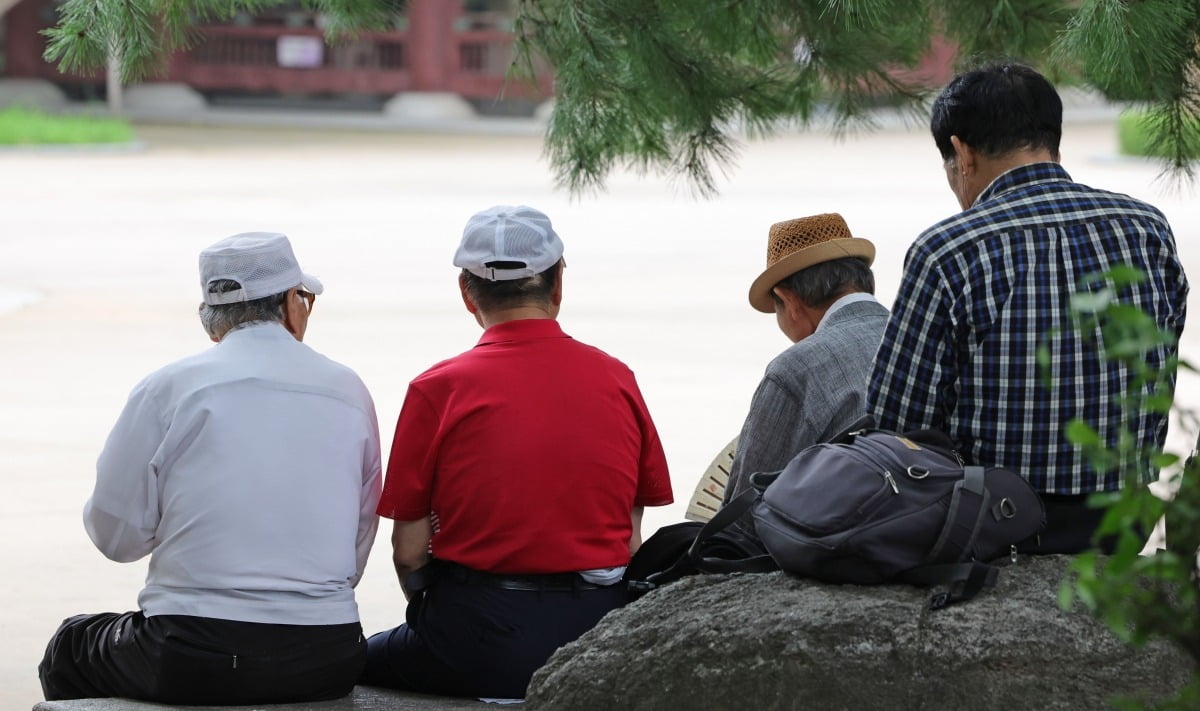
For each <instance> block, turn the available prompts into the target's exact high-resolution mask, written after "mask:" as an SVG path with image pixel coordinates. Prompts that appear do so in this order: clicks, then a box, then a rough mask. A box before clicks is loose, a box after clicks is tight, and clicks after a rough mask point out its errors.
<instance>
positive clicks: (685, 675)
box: [528, 556, 1192, 711]
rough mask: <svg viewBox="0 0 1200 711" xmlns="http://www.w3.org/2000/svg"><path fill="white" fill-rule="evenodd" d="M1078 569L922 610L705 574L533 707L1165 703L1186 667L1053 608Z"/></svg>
mask: <svg viewBox="0 0 1200 711" xmlns="http://www.w3.org/2000/svg"><path fill="white" fill-rule="evenodd" d="M1068 561H1069V558H1067V557H1066V556H1045V557H1041V558H1027V559H1025V560H1023V561H1022V563H1021V564H1020V565H1017V566H1010V567H1007V568H1005V569H1004V570H1003V571H1002V572H1001V575H1000V580H999V583H998V584H997V586H996V588H994V589H993V590H991V591H986V592H984V593H982V594H981V595H980V596H979V597H977V598H975V599H974V600H971V601H969V602H967V603H964V604H960V605H957V606H951V607H948V608H946V609H943V610H939V611H936V612H930V611H927V610H926V603H927V601H928V599H929V592H928V591H925V590H921V589H919V588H913V587H908V586H873V587H864V586H852V585H845V586H838V585H825V584H821V583H817V582H813V581H808V580H803V579H800V578H795V577H791V576H788V575H785V574H783V573H770V574H765V575H733V576H715V575H714V576H698V577H693V578H688V579H685V580H682V581H680V582H678V583H675V584H674V585H670V586H667V587H665V588H662V589H660V590H657V591H655V592H653V593H650V594H649V595H647V596H645V597H643V598H642V599H641V600H639V601H637V602H636V603H634V604H632V605H630V606H628V607H626V608H625V609H623V610H618V611H615V612H613V613H611V614H610V615H609V616H608V617H606V618H605V619H604V620H603V621H602V622H601V623H600V625H599V626H598V627H596V628H595V629H594V630H592V631H591V632H589V633H587V634H585V635H584V636H583V637H581V638H580V639H579V640H577V641H576V642H574V643H572V644H570V645H568V646H566V647H563V648H562V649H560V650H559V651H558V652H557V653H556V654H555V655H554V656H553V657H551V659H550V661H549V662H548V663H547V664H546V666H545V667H543V668H542V669H541V670H540V671H539V672H538V673H537V674H536V675H535V676H534V678H533V682H532V684H531V686H530V690H529V704H528V705H529V706H530V707H532V708H535V709H567V708H569V709H609V708H621V709H665V708H675V709H736V708H753V709H772V708H798V709H804V710H805V711H820V710H823V709H831V710H832V709H881V708H887V709H906V710H907V709H914V710H916V709H930V710H932V709H952V708H961V709H972V710H975V709H979V710H984V709H996V710H997V711H999V710H1001V709H1004V710H1006V711H1007V710H1011V709H1034V708H1036V709H1101V708H1106V707H1107V705H1108V701H1109V699H1111V698H1112V697H1113V696H1114V695H1119V694H1120V695H1129V696H1134V697H1138V698H1144V699H1148V700H1156V699H1161V698H1164V697H1166V696H1168V695H1170V694H1172V693H1173V692H1174V691H1176V690H1177V689H1178V688H1180V687H1181V686H1183V685H1184V684H1185V683H1186V681H1187V679H1188V675H1189V674H1190V672H1191V669H1192V666H1191V663H1190V660H1189V659H1188V658H1187V657H1186V655H1184V654H1183V653H1182V652H1180V651H1178V650H1176V649H1175V648H1174V647H1170V646H1168V645H1165V644H1157V643H1156V644H1152V645H1148V646H1147V647H1145V648H1142V649H1131V648H1129V647H1127V646H1125V645H1124V644H1122V643H1121V642H1120V641H1118V640H1117V639H1116V638H1115V637H1114V636H1113V635H1112V634H1111V633H1110V632H1109V631H1108V630H1107V629H1105V628H1104V627H1103V626H1101V625H1100V624H1099V623H1097V622H1096V621H1094V620H1093V619H1092V618H1091V617H1090V616H1089V615H1088V614H1087V613H1086V612H1085V611H1083V610H1081V609H1077V610H1073V611H1070V612H1062V611H1060V610H1059V608H1058V605H1057V600H1056V591H1057V588H1058V583H1059V580H1060V579H1061V578H1062V575H1063V572H1064V570H1065V568H1066V565H1067V563H1068Z"/></svg>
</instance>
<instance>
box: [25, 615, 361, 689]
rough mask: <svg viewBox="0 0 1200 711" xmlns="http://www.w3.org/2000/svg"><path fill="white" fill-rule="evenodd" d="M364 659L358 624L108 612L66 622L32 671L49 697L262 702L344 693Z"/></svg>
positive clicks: (69, 619)
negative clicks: (250, 620) (288, 623)
mask: <svg viewBox="0 0 1200 711" xmlns="http://www.w3.org/2000/svg"><path fill="white" fill-rule="evenodd" d="M365 661H366V642H365V641H364V640H363V637H362V627H361V626H360V625H359V624H358V623H357V622H355V623H352V624H343V625H272V624H260V623H254V622H237V621H234V620H217V619H211V618H204V617H189V616H183V615H156V616H154V617H146V616H144V615H143V614H142V613H141V612H126V613H122V614H117V613H111V612H110V613H102V614H98V615H77V616H75V617H70V618H67V619H66V620H64V621H63V623H62V625H61V626H59V628H58V631H57V632H55V633H54V636H53V637H52V638H51V639H50V643H49V644H48V645H47V646H46V654H45V656H44V657H43V659H42V663H41V664H39V665H38V677H39V678H40V679H41V682H42V692H43V693H44V694H45V696H46V700H47V701H56V700H63V699H82V698H96V697H123V698H130V699H142V700H146V701H157V702H160V703H169V704H192V705H235V704H267V703H287V702H296V701H318V700H325V699H336V698H338V697H341V696H345V695H346V694H348V693H350V691H351V690H352V689H353V688H354V683H355V681H356V680H357V678H358V675H359V674H360V673H361V671H362V667H363V664H364V663H365Z"/></svg>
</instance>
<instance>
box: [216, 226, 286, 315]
mask: <svg viewBox="0 0 1200 711" xmlns="http://www.w3.org/2000/svg"><path fill="white" fill-rule="evenodd" d="M200 276H201V285H202V287H203V289H204V291H205V292H206V293H205V297H204V299H205V302H206V303H209V304H214V305H215V304H225V303H231V302H233V301H251V300H253V299H260V298H263V297H265V296H271V295H273V294H279V293H282V292H284V291H287V290H288V289H290V288H292V287H294V286H296V285H298V284H299V283H300V281H301V278H302V276H303V275H302V273H301V271H300V265H299V264H297V263H296V257H295V255H294V254H292V247H291V244H290V243H289V242H288V239H287V237H285V236H284V235H282V234H278V233H261V232H248V233H243V234H240V235H234V236H233V237H228V238H226V239H224V240H221V241H220V242H218V243H217V244H215V245H213V246H212V247H209V248H208V249H206V250H204V251H203V252H201V254H200ZM219 279H228V280H230V281H234V282H237V283H238V284H240V285H241V287H242V288H241V291H240V292H236V293H233V292H223V293H222V294H221V295H210V294H209V293H208V284H210V283H212V282H213V281H214V280H219Z"/></svg>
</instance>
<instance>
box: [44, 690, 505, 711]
mask: <svg viewBox="0 0 1200 711" xmlns="http://www.w3.org/2000/svg"><path fill="white" fill-rule="evenodd" d="M179 708H186V709H190V711H239V710H241V711H250V709H264V710H265V709H271V710H272V711H288V710H289V709H294V710H295V711H300V710H301V709H305V710H307V709H314V710H316V709H319V710H320V711H383V709H387V710H388V711H411V710H413V709H429V710H431V711H437V710H438V709H441V710H442V711H480V710H481V709H489V708H492V709H500V708H504V707H502V706H497V705H493V704H485V703H483V702H481V701H476V700H475V699H451V698H446V697H442V696H426V695H424V694H410V693H405V692H400V691H392V690H391V689H380V688H376V687H373V686H356V687H354V693H353V694H351V695H350V696H347V697H345V698H341V699H337V700H335V701H322V702H315V703H303V704H270V705H265V706H264V705H261V704H260V705H258V706H167V705H164V704H151V703H146V702H145V701H130V700H129V699H77V700H75V701H43V702H41V703H39V704H36V705H35V706H34V707H33V711H167V710H168V709H179Z"/></svg>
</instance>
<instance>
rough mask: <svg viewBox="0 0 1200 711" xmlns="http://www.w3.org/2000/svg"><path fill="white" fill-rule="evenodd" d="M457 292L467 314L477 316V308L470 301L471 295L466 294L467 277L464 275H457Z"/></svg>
mask: <svg viewBox="0 0 1200 711" xmlns="http://www.w3.org/2000/svg"><path fill="white" fill-rule="evenodd" d="M458 290H459V292H460V293H461V294H462V300H463V306H466V307H467V311H468V312H469V313H471V314H472V315H474V316H478V315H479V307H478V306H477V305H476V304H475V302H474V301H473V300H472V299H471V295H470V294H468V293H467V277H466V275H465V274H459V275H458Z"/></svg>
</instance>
